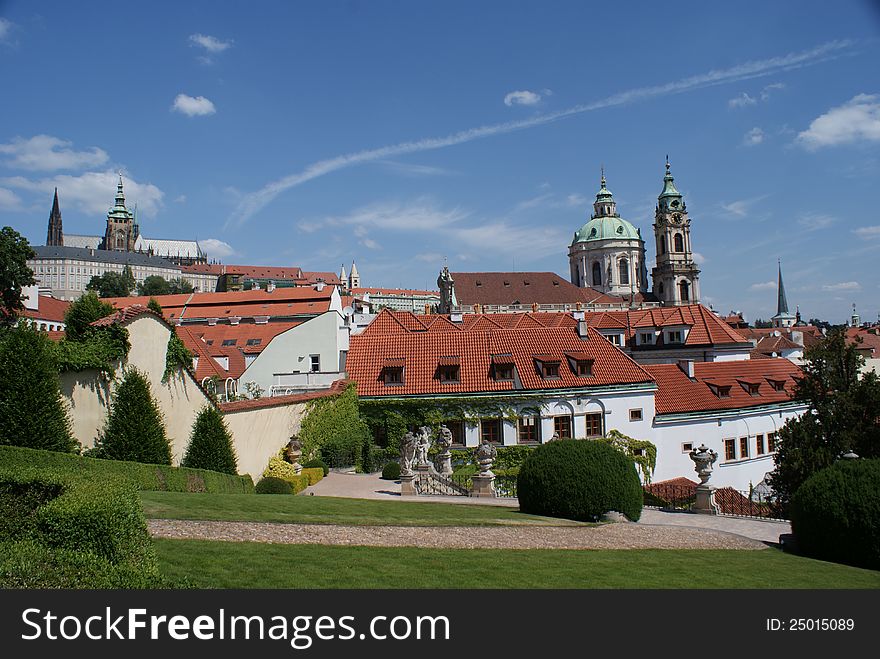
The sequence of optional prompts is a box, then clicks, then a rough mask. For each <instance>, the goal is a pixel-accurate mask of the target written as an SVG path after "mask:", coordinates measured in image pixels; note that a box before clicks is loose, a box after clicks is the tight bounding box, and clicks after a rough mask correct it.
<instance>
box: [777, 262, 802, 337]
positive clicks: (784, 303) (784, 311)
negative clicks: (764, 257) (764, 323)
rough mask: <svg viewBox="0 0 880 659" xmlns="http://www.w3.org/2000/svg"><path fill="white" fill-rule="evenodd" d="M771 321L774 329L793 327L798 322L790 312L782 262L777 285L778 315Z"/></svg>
mask: <svg viewBox="0 0 880 659" xmlns="http://www.w3.org/2000/svg"><path fill="white" fill-rule="evenodd" d="M770 320H771V321H773V327H791V326H792V325H794V323H795V320H797V317H796V316H792V315H791V314H790V313H789V311H788V299H786V297H785V284H784V283H782V261H780V262H779V279H778V280H777V284H776V315H775V316H773V318H771V319H770Z"/></svg>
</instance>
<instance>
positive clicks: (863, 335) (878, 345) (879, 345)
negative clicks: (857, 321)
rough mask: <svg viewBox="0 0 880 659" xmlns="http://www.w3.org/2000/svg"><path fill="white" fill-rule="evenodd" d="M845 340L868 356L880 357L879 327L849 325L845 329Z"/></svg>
mask: <svg viewBox="0 0 880 659" xmlns="http://www.w3.org/2000/svg"><path fill="white" fill-rule="evenodd" d="M846 340H847V342H848V343H851V344H853V345H855V346H856V347H857V348H858V350H859V352H861V353H863V354H864V355H866V356H867V357H868V358H874V359H877V358H880V328H877V327H872V328H868V329H865V328H864V327H849V328H847V330H846Z"/></svg>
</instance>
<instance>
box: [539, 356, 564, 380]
mask: <svg viewBox="0 0 880 659" xmlns="http://www.w3.org/2000/svg"><path fill="white" fill-rule="evenodd" d="M535 362H536V363H537V365H538V372H539V373H540V375H541V377H542V378H544V379H545V380H558V379H559V363H560V360H559V359H557V358H555V357H551V356H550V355H535Z"/></svg>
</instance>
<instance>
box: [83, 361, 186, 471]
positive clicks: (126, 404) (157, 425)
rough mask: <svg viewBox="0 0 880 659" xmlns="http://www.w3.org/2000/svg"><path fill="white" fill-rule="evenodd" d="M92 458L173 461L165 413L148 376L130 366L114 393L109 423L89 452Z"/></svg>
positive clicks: (151, 461)
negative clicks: (154, 394)
mask: <svg viewBox="0 0 880 659" xmlns="http://www.w3.org/2000/svg"><path fill="white" fill-rule="evenodd" d="M90 455H91V456H92V457H97V458H106V459H108V460H129V461H132V462H145V463H147V464H166V465H167V464H171V444H170V443H169V442H168V437H167V436H166V435H165V424H164V423H163V422H162V413H161V412H160V411H159V406H158V405H157V404H156V401H155V400H154V399H153V396H152V394H151V393H150V383H149V382H148V381H147V378H146V376H144V374H143V373H141V372H140V371H138V370H137V369H135V368H129V369H128V370H126V371H125V374H124V375H123V377H122V382H120V383H119V386H117V387H116V391H114V392H113V400H112V401H111V403H110V413H109V415H108V417H107V425H106V426H104V431H103V432H102V433H101V436H100V437H99V438H98V440H97V441H96V442H95V448H94V450H93V451H91V452H90Z"/></svg>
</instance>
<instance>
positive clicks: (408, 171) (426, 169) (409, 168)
mask: <svg viewBox="0 0 880 659" xmlns="http://www.w3.org/2000/svg"><path fill="white" fill-rule="evenodd" d="M377 163H378V164H380V165H384V166H385V167H387V168H388V169H390V170H392V171H394V172H397V173H398V174H403V175H404V176H413V177H415V176H449V175H450V174H454V173H455V172H452V171H450V170H448V169H443V168H442V167H431V166H430V165H416V164H413V163H406V162H398V161H396V160H379V161H377Z"/></svg>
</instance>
